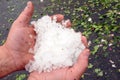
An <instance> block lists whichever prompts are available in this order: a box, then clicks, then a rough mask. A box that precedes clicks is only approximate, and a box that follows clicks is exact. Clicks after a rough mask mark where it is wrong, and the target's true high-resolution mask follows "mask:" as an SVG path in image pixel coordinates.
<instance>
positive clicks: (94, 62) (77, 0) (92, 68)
mask: <svg viewBox="0 0 120 80" xmlns="http://www.w3.org/2000/svg"><path fill="white" fill-rule="evenodd" d="M27 1H28V0H0V45H2V44H3V43H4V42H5V40H6V37H7V35H8V32H9V29H10V26H11V24H12V22H13V21H14V20H15V19H16V18H17V17H18V15H19V14H20V12H21V11H22V10H23V9H24V7H25V5H26V3H27ZM31 1H32V2H33V3H34V5H35V11H34V15H33V18H32V20H36V19H38V18H39V17H40V16H42V15H44V14H56V13H62V14H64V15H65V17H66V18H70V19H71V20H72V21H73V23H74V15H75V16H76V15H80V14H81V12H79V13H77V12H75V11H74V9H73V8H74V7H75V9H76V10H80V9H81V8H77V6H78V5H79V6H81V5H83V2H84V1H82V0H74V2H71V1H73V0H68V1H67V0H61V1H62V2H63V3H61V2H60V0H58V1H57V2H55V0H50V1H48V0H44V1H43V2H42V3H41V2H40V0H31ZM60 3H61V4H60ZM69 4H70V6H69V7H67V8H66V6H68V5H69ZM74 4H76V6H75V5H74ZM119 5H120V4H119ZM55 6H56V7H55ZM73 6H74V7H73ZM119 8H120V7H119ZM67 9H69V10H70V11H69V10H67ZM71 11H73V12H72V14H71ZM93 11H94V10H93ZM106 11H107V9H105V10H104V11H102V12H100V14H104V13H105V12H106ZM76 13H77V14H76ZM71 15H72V16H71ZM81 15H83V14H81ZM98 15H99V14H96V13H95V14H94V15H92V16H91V17H92V19H93V22H96V23H99V22H102V23H103V22H104V21H105V19H103V20H99V19H98ZM77 17H79V18H80V17H81V16H77ZM118 22H119V20H118ZM118 22H117V23H116V25H119V23H118ZM79 30H80V31H84V30H83V29H81V27H78V28H77V31H79ZM111 34H114V35H115V36H118V37H117V38H115V39H117V40H116V42H115V43H114V44H113V45H112V46H108V47H106V46H103V47H102V48H99V49H97V47H93V46H96V44H97V42H94V40H95V39H97V38H98V37H99V35H98V34H97V32H96V33H95V32H92V33H91V35H90V36H89V37H88V39H89V40H90V41H92V43H93V44H91V46H90V49H91V50H92V49H95V50H97V51H96V52H95V50H94V52H92V55H91V56H90V58H89V66H88V70H87V71H86V72H85V74H84V75H83V76H82V79H81V80H119V78H120V41H119V39H120V38H119V36H120V25H119V27H118V28H117V30H116V31H112V32H111ZM103 36H106V35H103ZM113 38H114V37H112V39H111V38H110V39H109V40H113ZM104 48H105V49H104ZM93 53H96V54H93ZM13 67H14V66H13ZM28 76H29V73H28V72H26V71H25V70H22V71H17V72H14V73H12V74H9V75H8V76H6V77H4V78H1V79H0V80H26V79H27V77H28Z"/></svg>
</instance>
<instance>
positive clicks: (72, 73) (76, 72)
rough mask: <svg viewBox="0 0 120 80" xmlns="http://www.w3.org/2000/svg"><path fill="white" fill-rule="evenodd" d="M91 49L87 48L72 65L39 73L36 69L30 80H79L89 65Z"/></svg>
mask: <svg viewBox="0 0 120 80" xmlns="http://www.w3.org/2000/svg"><path fill="white" fill-rule="evenodd" d="M88 56H89V50H88V49H85V50H84V51H83V52H82V53H81V54H80V56H79V58H78V60H77V62H76V63H75V64H74V65H73V66H72V67H66V68H62V69H58V70H53V71H52V72H44V73H39V72H37V71H34V72H32V73H31V74H30V76H29V78H28V80H79V78H80V77H81V75H82V74H83V73H84V71H85V69H86V68H87V65H88Z"/></svg>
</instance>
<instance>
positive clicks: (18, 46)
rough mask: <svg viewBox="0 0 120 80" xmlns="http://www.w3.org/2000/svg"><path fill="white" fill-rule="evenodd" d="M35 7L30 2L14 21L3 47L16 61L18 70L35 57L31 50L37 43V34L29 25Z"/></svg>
mask: <svg viewBox="0 0 120 80" xmlns="http://www.w3.org/2000/svg"><path fill="white" fill-rule="evenodd" d="M33 11H34V7H33V4H32V2H30V1H29V2H28V3H27V6H26V7H25V9H24V10H23V11H22V13H21V14H20V15H19V17H18V18H17V19H16V20H15V21H14V23H13V24H12V27H11V29H10V32H9V34H8V37H7V40H6V42H5V44H4V45H3V47H4V48H6V50H7V51H8V53H9V55H11V56H12V57H13V59H14V62H15V65H16V68H17V70H20V69H23V68H24V66H25V65H26V63H28V61H29V60H30V59H31V58H32V57H33V55H32V54H30V52H29V50H30V49H32V48H33V46H34V43H35V32H34V28H33V26H32V25H30V24H29V22H30V20H31V17H32V14H33Z"/></svg>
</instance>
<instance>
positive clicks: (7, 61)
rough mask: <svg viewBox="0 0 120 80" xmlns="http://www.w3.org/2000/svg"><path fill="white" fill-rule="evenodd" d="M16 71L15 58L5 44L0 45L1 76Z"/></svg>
mask: <svg viewBox="0 0 120 80" xmlns="http://www.w3.org/2000/svg"><path fill="white" fill-rule="evenodd" d="M13 71H16V67H15V64H14V60H13V58H12V56H11V55H9V53H8V52H7V50H6V49H5V48H4V46H0V77H3V76H5V75H7V74H9V73H11V72H13Z"/></svg>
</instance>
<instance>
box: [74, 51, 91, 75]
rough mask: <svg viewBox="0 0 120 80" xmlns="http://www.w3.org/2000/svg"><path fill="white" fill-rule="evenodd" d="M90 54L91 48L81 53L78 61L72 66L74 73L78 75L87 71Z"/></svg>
mask: <svg viewBox="0 0 120 80" xmlns="http://www.w3.org/2000/svg"><path fill="white" fill-rule="evenodd" d="M89 55H90V51H89V49H85V50H84V51H83V52H82V53H81V54H80V56H79V57H78V60H77V62H76V63H75V64H74V66H73V67H72V70H73V72H74V74H77V75H79V76H81V75H82V74H83V73H84V72H85V70H86V68H87V66H88V58H89Z"/></svg>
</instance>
